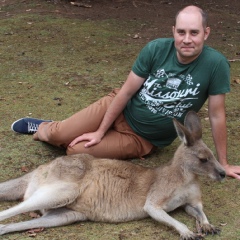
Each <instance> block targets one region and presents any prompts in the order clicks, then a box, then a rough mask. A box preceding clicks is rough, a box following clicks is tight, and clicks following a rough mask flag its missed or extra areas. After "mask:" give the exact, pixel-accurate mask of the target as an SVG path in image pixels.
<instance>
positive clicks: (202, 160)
mask: <svg viewBox="0 0 240 240" xmlns="http://www.w3.org/2000/svg"><path fill="white" fill-rule="evenodd" d="M199 160H200V161H201V162H202V163H206V162H207V161H208V160H207V158H199Z"/></svg>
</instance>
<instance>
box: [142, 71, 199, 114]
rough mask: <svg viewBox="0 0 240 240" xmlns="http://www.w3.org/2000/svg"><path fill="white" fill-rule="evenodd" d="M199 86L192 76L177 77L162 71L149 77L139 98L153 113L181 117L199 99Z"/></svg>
mask: <svg viewBox="0 0 240 240" xmlns="http://www.w3.org/2000/svg"><path fill="white" fill-rule="evenodd" d="M199 86H200V83H197V84H195V83H194V82H193V81H192V76H191V75H190V74H187V75H183V74H181V75H178V76H176V75H175V74H173V73H168V74H167V73H166V72H165V70H164V69H160V70H158V71H157V72H156V73H155V74H154V75H150V76H149V77H148V79H147V80H146V81H145V83H144V85H143V88H142V89H141V91H140V92H139V96H140V98H141V100H142V101H143V102H144V103H145V104H146V106H147V107H148V109H149V110H150V111H151V112H152V113H154V114H161V115H166V116H172V117H181V116H182V115H183V114H184V113H185V112H186V111H187V110H188V109H189V108H191V107H192V105H193V104H192V102H191V101H192V100H194V99H197V95H198V93H199V90H198V88H199Z"/></svg>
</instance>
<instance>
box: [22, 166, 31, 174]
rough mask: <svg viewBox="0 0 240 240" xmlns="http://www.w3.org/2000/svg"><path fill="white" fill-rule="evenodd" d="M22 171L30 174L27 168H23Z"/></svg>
mask: <svg viewBox="0 0 240 240" xmlns="http://www.w3.org/2000/svg"><path fill="white" fill-rule="evenodd" d="M21 171H22V172H26V173H27V172H29V169H28V168H27V167H26V166H22V167H21Z"/></svg>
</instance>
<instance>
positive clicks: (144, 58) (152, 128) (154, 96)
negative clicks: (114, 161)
mask: <svg viewBox="0 0 240 240" xmlns="http://www.w3.org/2000/svg"><path fill="white" fill-rule="evenodd" d="M132 70H133V72H134V73H135V74H136V75H138V76H140V77H143V78H146V81H145V82H144V84H143V85H142V87H141V88H140V90H139V91H138V92H137V93H136V94H135V95H134V96H133V98H132V99H131V100H130V101H129V102H128V104H127V106H126V108H125V109H124V116H125V118H126V120H127V122H128V124H129V125H130V126H131V128H132V129H133V130H134V132H136V133H137V134H138V135H140V136H142V137H143V138H145V139H146V140H148V141H150V142H151V143H152V144H153V145H155V146H160V147H164V146H167V145H169V144H171V142H172V141H173V140H174V139H175V138H176V136H177V135H176V131H175V128H174V126H173V121H172V118H176V119H178V120H179V121H180V122H183V121H184V117H185V115H186V113H187V112H188V111H189V110H194V111H196V112H198V111H199V110H200V108H201V107H202V106H203V104H204V103H205V101H206V99H207V98H208V96H209V95H216V94H223V93H227V92H229V91H230V69H229V63H228V61H227V59H226V58H225V57H224V56H223V55H222V54H221V53H219V52H218V51H216V50H214V49H213V48H210V47H208V46H204V48H203V51H202V52H201V54H200V55H199V57H198V58H197V59H195V60H194V61H193V62H191V63H190V64H181V63H179V61H178V59H177V56H176V49H175V47H174V39H172V38H166V39H156V40H154V41H151V42H150V43H148V44H147V45H146V46H145V47H144V48H143V49H142V51H141V52H140V54H139V56H138V58H137V59H136V61H135V63H134V65H133V67H132Z"/></svg>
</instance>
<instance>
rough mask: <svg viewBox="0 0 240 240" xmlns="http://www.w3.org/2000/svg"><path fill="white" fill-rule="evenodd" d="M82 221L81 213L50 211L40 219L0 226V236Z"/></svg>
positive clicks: (84, 218)
mask: <svg viewBox="0 0 240 240" xmlns="http://www.w3.org/2000/svg"><path fill="white" fill-rule="evenodd" d="M84 220H87V219H86V217H85V216H84V215H83V214H82V213H79V212H76V211H73V210H70V209H67V208H57V209H51V210H49V211H48V212H46V214H44V215H43V216H42V217H40V218H36V219H33V220H30V221H25V222H19V223H10V224H6V225H0V235H3V234H6V233H10V232H19V231H24V230H28V229H33V228H48V227H57V226H63V225H69V224H71V223H74V222H78V221H84Z"/></svg>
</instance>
